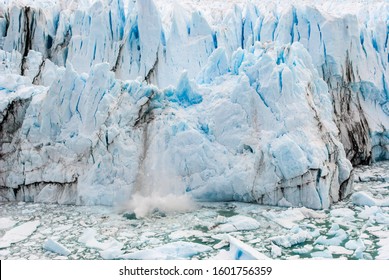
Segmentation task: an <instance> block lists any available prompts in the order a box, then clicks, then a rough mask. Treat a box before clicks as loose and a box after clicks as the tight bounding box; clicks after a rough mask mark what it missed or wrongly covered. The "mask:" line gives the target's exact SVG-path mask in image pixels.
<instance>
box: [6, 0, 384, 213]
mask: <svg viewBox="0 0 389 280" xmlns="http://www.w3.org/2000/svg"><path fill="white" fill-rule="evenodd" d="M92 2H93V3H92ZM223 3H224V2H223V1H212V3H209V1H196V2H192V1H189V0H188V1H183V2H182V3H181V2H180V3H177V2H173V1H167V2H166V1H155V3H154V2H153V1H151V0H144V1H136V2H133V1H124V2H123V1H121V0H114V1H91V2H89V1H79V2H77V1H74V2H72V3H71V5H67V3H65V2H64V1H54V2H48V1H34V2H31V3H29V5H26V3H25V1H20V2H18V3H16V2H14V1H3V2H2V3H1V4H0V48H1V50H0V59H1V62H2V63H1V66H0V71H1V75H0V112H1V114H0V141H1V142H0V199H1V200H5V201H13V200H25V201H35V202H51V203H53V202H58V203H61V204H103V205H118V204H121V205H124V204H126V203H128V201H129V200H130V199H131V196H132V195H133V194H136V195H139V196H140V197H150V196H154V197H164V196H168V195H171V194H175V195H180V196H181V197H184V198H183V200H182V201H184V202H185V199H186V198H185V196H189V197H194V198H196V199H200V200H209V201H231V200H237V201H245V202H257V203H261V204H269V205H280V206H306V207H309V208H314V209H321V208H328V207H329V206H330V204H331V203H332V202H336V201H339V200H340V199H342V198H344V197H346V196H347V195H348V194H349V193H350V189H351V185H352V176H351V175H352V165H351V163H353V164H359V163H370V162H371V161H375V160H381V159H388V158H389V153H388V130H387V128H388V126H389V117H388V112H389V109H388V108H389V107H388V104H389V102H388V101H389V93H388V88H389V86H388V80H387V76H388V75H387V74H388V72H387V71H388V70H387V69H388V67H387V66H388V48H387V44H388V35H387V34H388V23H387V15H388V13H389V11H388V9H389V6H388V4H387V3H385V2H377V1H376V2H371V3H370V2H366V3H354V2H353V1H349V3H348V4H349V6H352V9H345V8H344V7H343V5H345V4H339V3H337V4H336V3H335V2H330V3H327V2H324V1H323V2H320V1H318V2H315V3H308V2H304V1H295V2H293V5H292V4H283V5H275V4H272V5H269V3H268V1H253V2H252V3H246V2H244V3H243V1H236V3H235V4H233V3H230V2H228V4H226V5H225V4H223ZM345 10H347V11H348V12H347V13H346V12H342V11H345ZM218 11H219V12H218ZM330 12H331V13H330ZM350 161H351V163H350ZM151 210H152V209H151ZM145 211H146V212H147V210H145Z"/></svg>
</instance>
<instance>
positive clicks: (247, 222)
mask: <svg viewBox="0 0 389 280" xmlns="http://www.w3.org/2000/svg"><path fill="white" fill-rule="evenodd" d="M225 222H226V223H224V224H220V225H218V226H216V227H215V228H214V229H213V231H216V232H233V231H239V230H255V229H258V228H259V227H260V224H259V222H258V221H257V220H255V219H253V218H250V217H247V216H242V215H237V216H232V217H229V218H227V219H226V220H225Z"/></svg>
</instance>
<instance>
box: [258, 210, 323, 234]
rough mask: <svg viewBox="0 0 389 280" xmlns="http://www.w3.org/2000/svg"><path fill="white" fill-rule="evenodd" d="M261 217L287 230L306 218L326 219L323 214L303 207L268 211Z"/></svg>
mask: <svg viewBox="0 0 389 280" xmlns="http://www.w3.org/2000/svg"><path fill="white" fill-rule="evenodd" d="M262 215H263V216H264V217H266V218H268V219H269V220H272V221H274V222H275V223H277V224H279V225H280V226H282V227H284V228H287V229H291V228H293V227H294V226H296V225H297V222H299V221H302V220H304V219H307V218H313V219H324V218H325V217H326V215H325V214H324V213H321V212H318V211H314V210H312V209H308V208H305V207H302V208H294V209H288V210H285V211H282V212H274V211H268V212H263V213H262Z"/></svg>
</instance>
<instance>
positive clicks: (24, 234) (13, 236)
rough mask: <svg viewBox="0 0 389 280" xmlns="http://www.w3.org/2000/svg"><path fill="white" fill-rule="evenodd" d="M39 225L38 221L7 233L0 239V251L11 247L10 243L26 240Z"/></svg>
mask: <svg viewBox="0 0 389 280" xmlns="http://www.w3.org/2000/svg"><path fill="white" fill-rule="evenodd" d="M39 225H40V221H39V220H36V221H31V222H27V223H24V224H22V225H20V226H17V227H14V228H12V229H10V230H9V231H7V232H6V233H5V234H4V236H3V237H2V238H1V239H0V249H1V248H7V247H9V246H11V244H12V243H17V242H20V241H23V240H25V239H27V238H28V237H29V236H30V235H31V234H33V232H34V231H35V230H36V229H37V227H38V226H39Z"/></svg>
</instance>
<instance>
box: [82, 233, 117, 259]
mask: <svg viewBox="0 0 389 280" xmlns="http://www.w3.org/2000/svg"><path fill="white" fill-rule="evenodd" d="M96 235H97V231H96V230H95V229H92V228H87V229H85V230H84V233H83V234H82V235H81V236H80V238H79V239H78V242H80V243H84V244H85V246H86V247H88V248H94V249H98V250H101V252H100V256H101V257H102V258H103V259H114V258H116V257H118V256H119V255H121V254H122V253H123V252H122V251H121V249H122V248H123V245H124V244H123V243H121V242H119V241H117V240H115V239H114V238H112V237H109V238H108V240H107V241H104V242H99V241H97V239H96Z"/></svg>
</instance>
